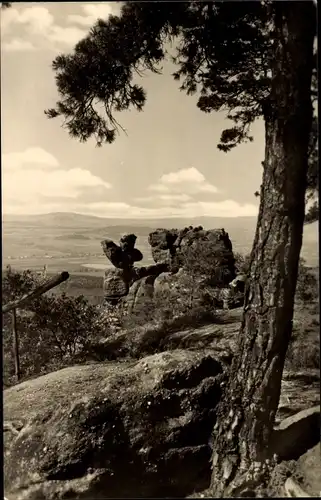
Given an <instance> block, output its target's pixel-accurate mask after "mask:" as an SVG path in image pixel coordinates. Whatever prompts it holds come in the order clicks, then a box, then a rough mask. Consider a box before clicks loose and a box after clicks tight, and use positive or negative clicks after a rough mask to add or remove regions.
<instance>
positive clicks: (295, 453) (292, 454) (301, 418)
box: [270, 406, 320, 460]
mask: <svg viewBox="0 0 321 500" xmlns="http://www.w3.org/2000/svg"><path fill="white" fill-rule="evenodd" d="M319 441H320V406H315V407H313V408H309V409H307V410H302V411H301V412H299V413H297V414H295V415H292V416H291V417H288V418H286V419H284V420H283V421H282V422H280V424H279V425H278V426H277V427H276V429H275V430H274V432H273V435H272V439H271V445H270V446H271V453H272V454H274V453H276V454H277V455H278V457H279V459H280V460H297V459H298V458H299V457H300V456H301V455H303V454H304V453H305V452H306V451H307V450H309V449H310V448H312V447H313V446H315V445H316V444H317V443H318V442H319Z"/></svg>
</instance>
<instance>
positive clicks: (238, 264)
mask: <svg viewBox="0 0 321 500" xmlns="http://www.w3.org/2000/svg"><path fill="white" fill-rule="evenodd" d="M234 257H235V269H236V272H237V274H247V273H248V272H249V268H250V259H251V255H250V254H246V255H243V254H241V253H239V252H235V253H234Z"/></svg>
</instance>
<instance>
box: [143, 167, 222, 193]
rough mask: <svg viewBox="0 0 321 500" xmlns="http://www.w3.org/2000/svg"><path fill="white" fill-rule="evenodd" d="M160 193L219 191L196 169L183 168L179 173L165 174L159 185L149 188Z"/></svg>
mask: <svg viewBox="0 0 321 500" xmlns="http://www.w3.org/2000/svg"><path fill="white" fill-rule="evenodd" d="M149 189H150V190H151V191H157V192H159V193H172V194H174V193H185V194H187V195H188V194H197V193H217V192H218V189H217V187H216V186H213V185H212V184H210V183H209V182H207V181H206V179H205V177H204V175H203V174H202V173H201V172H200V171H199V170H197V169H196V168H195V167H190V168H183V169H181V170H178V171H177V172H170V173H169V174H164V175H162V177H161V178H160V180H159V181H158V183H157V184H152V185H151V186H149Z"/></svg>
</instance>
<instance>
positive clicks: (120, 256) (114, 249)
mask: <svg viewBox="0 0 321 500" xmlns="http://www.w3.org/2000/svg"><path fill="white" fill-rule="evenodd" d="M135 241H136V236H135V235H134V234H130V235H124V236H123V237H122V238H121V240H120V245H116V243H114V242H113V241H112V240H109V239H107V240H103V241H102V242H101V246H102V248H103V251H104V254H105V255H106V257H107V259H108V260H109V261H110V262H111V263H112V264H113V266H115V267H116V268H119V269H128V268H130V267H132V266H133V265H134V263H135V262H139V261H140V260H142V258H143V254H142V253H141V252H140V251H139V250H138V249H137V248H134V245H135Z"/></svg>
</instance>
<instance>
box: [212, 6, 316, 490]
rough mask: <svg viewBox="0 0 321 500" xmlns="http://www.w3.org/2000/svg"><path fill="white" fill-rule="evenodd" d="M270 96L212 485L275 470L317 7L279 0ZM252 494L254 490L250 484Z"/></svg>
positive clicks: (252, 479)
mask: <svg viewBox="0 0 321 500" xmlns="http://www.w3.org/2000/svg"><path fill="white" fill-rule="evenodd" d="M274 15H275V17H274V19H275V21H274V28H275V33H274V40H275V44H274V54H273V56H274V57H273V66H274V67H273V70H272V89H271V100H270V101H269V106H268V109H266V113H265V133H266V149H265V162H264V173H263V183H262V187H261V196H260V209H259V217H258V223H257V229H256V235H255V239H254V243H253V249H252V254H251V264H250V271H249V277H250V279H249V283H248V285H247V289H246V292H245V305H244V314H243V320H242V326H241V331H240V337H239V345H238V350H237V353H236V355H235V357H234V360H233V363H232V367H231V372H230V378H229V382H228V384H227V388H226V392H225V397H224V400H223V401H222V403H221V405H220V408H219V411H218V419H217V424H216V426H215V429H214V436H213V437H214V445H213V446H214V448H213V473H212V481H211V491H212V494H213V495H214V496H216V497H221V496H230V497H231V496H240V495H242V494H243V495H245V494H246V490H253V489H255V488H256V487H257V485H258V484H259V483H262V482H264V477H265V474H268V469H267V468H266V465H267V464H268V463H269V462H268V460H269V449H268V446H269V439H270V436H271V432H272V430H273V425H274V421H275V414H276V411H277V407H278V404H279V397H280V389H281V379H282V372H283V367H284V360H285V355H286V351H287V347H288V344H289V340H290V337H291V333H292V317H293V305H294V295H295V288H296V280H297V273H298V262H299V256H300V250H301V245H302V232H303V221H304V205H305V203H304V199H305V190H306V182H307V151H308V142H309V132H310V128H311V122H312V106H311V98H310V87H311V74H312V54H313V38H314V33H315V22H316V20H315V10H314V7H313V4H312V2H309V1H296V2H290V1H288V2H285V1H283V2H275V3H274ZM247 492H248V494H249V491H247Z"/></svg>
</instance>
